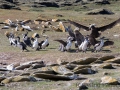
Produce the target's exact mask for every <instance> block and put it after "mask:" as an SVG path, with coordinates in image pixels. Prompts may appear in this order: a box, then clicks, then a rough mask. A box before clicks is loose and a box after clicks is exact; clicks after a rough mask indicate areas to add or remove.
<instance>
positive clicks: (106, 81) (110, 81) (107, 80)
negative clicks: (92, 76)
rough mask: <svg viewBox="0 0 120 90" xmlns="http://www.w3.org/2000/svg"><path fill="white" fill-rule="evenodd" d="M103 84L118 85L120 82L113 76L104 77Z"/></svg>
mask: <svg viewBox="0 0 120 90" xmlns="http://www.w3.org/2000/svg"><path fill="white" fill-rule="evenodd" d="M101 84H110V85H118V84H119V82H118V81H117V79H115V78H113V77H111V76H104V77H102V78H101Z"/></svg>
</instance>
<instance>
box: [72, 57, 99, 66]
mask: <svg viewBox="0 0 120 90" xmlns="http://www.w3.org/2000/svg"><path fill="white" fill-rule="evenodd" d="M97 59H98V58H92V57H88V58H81V59H76V60H75V61H72V62H70V63H72V64H77V65H85V64H90V63H92V62H94V61H96V60H97Z"/></svg>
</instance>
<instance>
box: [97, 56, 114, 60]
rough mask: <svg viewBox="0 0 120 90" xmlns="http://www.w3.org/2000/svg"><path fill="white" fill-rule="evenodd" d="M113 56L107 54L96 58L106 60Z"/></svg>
mask: <svg viewBox="0 0 120 90" xmlns="http://www.w3.org/2000/svg"><path fill="white" fill-rule="evenodd" d="M113 58H115V56H113V55H108V56H102V57H100V58H98V60H102V61H106V60H109V59H113Z"/></svg>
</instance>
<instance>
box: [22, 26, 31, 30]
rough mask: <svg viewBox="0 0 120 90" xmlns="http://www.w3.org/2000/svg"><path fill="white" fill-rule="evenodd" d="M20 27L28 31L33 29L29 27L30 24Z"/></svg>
mask: <svg viewBox="0 0 120 90" xmlns="http://www.w3.org/2000/svg"><path fill="white" fill-rule="evenodd" d="M22 28H24V29H26V30H28V31H33V29H31V28H30V26H26V25H22Z"/></svg>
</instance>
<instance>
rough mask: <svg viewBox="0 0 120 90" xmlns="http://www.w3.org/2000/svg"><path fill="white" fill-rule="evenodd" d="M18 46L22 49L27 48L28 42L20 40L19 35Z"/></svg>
mask: <svg viewBox="0 0 120 90" xmlns="http://www.w3.org/2000/svg"><path fill="white" fill-rule="evenodd" d="M17 47H19V48H20V49H21V50H22V51H24V50H27V46H26V44H25V43H24V42H20V37H19V36H18V37H17ZM27 51H28V50H27Z"/></svg>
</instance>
